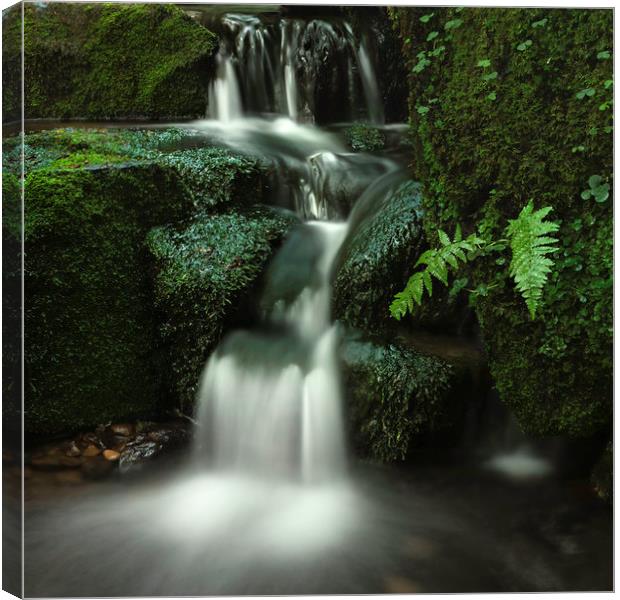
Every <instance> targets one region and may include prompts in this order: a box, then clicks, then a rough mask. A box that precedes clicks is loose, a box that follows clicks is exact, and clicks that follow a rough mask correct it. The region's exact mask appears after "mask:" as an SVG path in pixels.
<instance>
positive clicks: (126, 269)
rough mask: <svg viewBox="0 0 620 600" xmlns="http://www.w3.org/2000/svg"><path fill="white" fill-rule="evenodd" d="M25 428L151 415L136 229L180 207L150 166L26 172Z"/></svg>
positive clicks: (145, 281)
mask: <svg viewBox="0 0 620 600" xmlns="http://www.w3.org/2000/svg"><path fill="white" fill-rule="evenodd" d="M25 203H26V204H25V247H26V263H25V269H26V271H25V274H26V277H25V294H26V298H27V299H28V301H27V303H26V314H25V329H26V344H25V361H26V363H25V369H26V391H25V410H26V418H25V419H26V420H25V424H26V430H27V431H28V432H36V433H54V432H58V431H63V430H74V429H76V428H80V427H85V426H92V425H94V424H97V423H102V422H106V421H108V420H111V419H119V418H135V417H139V416H148V415H152V414H155V413H157V412H158V411H159V410H161V408H162V403H163V398H164V397H163V394H162V390H161V386H160V381H159V378H158V372H159V367H160V365H159V361H160V357H159V356H158V353H157V332H156V323H155V319H154V314H153V310H152V304H151V303H152V300H151V290H150V282H149V278H148V264H149V263H148V254H147V252H146V248H145V246H144V238H145V235H146V231H147V230H148V229H149V228H150V227H152V226H153V225H155V224H157V223H162V222H167V221H168V220H172V219H175V218H179V217H180V216H182V215H183V214H187V210H188V208H189V205H188V203H187V201H186V200H185V197H184V195H183V193H182V189H181V188H180V186H179V185H178V180H177V178H176V176H175V175H174V173H173V172H172V171H171V170H164V169H162V168H161V167H160V166H158V165H154V164H147V163H145V164H141V165H133V166H127V165H120V166H108V167H98V168H87V169H64V170H61V169H51V168H44V169H39V170H35V171H33V172H32V173H30V174H29V175H28V176H27V178H26V182H25Z"/></svg>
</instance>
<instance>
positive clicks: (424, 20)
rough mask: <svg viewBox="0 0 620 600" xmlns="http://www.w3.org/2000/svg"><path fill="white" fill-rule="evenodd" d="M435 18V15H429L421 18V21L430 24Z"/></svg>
mask: <svg viewBox="0 0 620 600" xmlns="http://www.w3.org/2000/svg"><path fill="white" fill-rule="evenodd" d="M434 16H435V13H429V14H427V15H422V16H421V17H420V21H421V22H422V23H428V22H429V21H430V20H431V19H432V18H433V17H434Z"/></svg>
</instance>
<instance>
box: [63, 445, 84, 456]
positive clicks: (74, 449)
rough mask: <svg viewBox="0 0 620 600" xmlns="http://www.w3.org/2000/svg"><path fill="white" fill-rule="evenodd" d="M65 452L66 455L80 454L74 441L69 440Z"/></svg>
mask: <svg viewBox="0 0 620 600" xmlns="http://www.w3.org/2000/svg"><path fill="white" fill-rule="evenodd" d="M65 454H66V455H67V456H80V455H81V454H82V451H81V450H80V449H79V448H78V445H77V444H76V443H75V442H71V443H70V444H69V447H68V448H67V449H66V450H65Z"/></svg>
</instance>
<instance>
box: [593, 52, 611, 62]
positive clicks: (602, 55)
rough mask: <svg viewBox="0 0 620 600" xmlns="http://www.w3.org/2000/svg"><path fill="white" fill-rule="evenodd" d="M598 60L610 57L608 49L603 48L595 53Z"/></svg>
mask: <svg viewBox="0 0 620 600" xmlns="http://www.w3.org/2000/svg"><path fill="white" fill-rule="evenodd" d="M596 58H598V60H609V59H610V58H611V52H610V51H609V50H603V51H602V52H599V53H598V54H597V55H596Z"/></svg>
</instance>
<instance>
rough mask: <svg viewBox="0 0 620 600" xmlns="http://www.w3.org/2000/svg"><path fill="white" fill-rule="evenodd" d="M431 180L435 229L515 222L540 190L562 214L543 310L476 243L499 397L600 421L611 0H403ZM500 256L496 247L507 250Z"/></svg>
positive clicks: (576, 432) (416, 173) (608, 349)
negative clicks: (412, 3)
mask: <svg viewBox="0 0 620 600" xmlns="http://www.w3.org/2000/svg"><path fill="white" fill-rule="evenodd" d="M390 13H391V15H392V18H393V20H394V23H395V26H396V28H397V30H398V31H399V33H400V36H401V41H402V43H403V45H402V47H403V53H404V55H405V57H406V61H407V65H408V70H409V72H410V75H409V92H410V95H409V114H410V120H411V127H412V129H413V132H412V133H413V135H412V139H414V140H415V143H416V146H415V156H414V158H413V161H412V164H411V170H412V174H413V177H414V178H415V179H416V180H419V181H421V182H422V183H423V185H424V195H423V201H422V206H423V208H424V211H425V229H426V233H427V237H428V239H429V240H431V241H432V242H433V243H435V239H436V230H437V228H439V227H440V228H443V229H445V230H446V231H448V233H449V234H450V235H452V234H453V233H454V228H455V224H456V223H460V224H461V225H462V227H463V229H464V231H465V232H466V233H469V232H471V231H473V230H477V231H478V232H480V233H481V234H482V235H484V236H486V237H490V238H494V239H500V238H502V237H504V233H503V232H504V228H505V227H506V225H507V221H508V219H514V218H515V217H516V216H517V215H518V213H519V211H520V209H521V208H522V207H523V206H524V205H525V204H526V203H527V201H528V199H530V198H533V199H534V203H535V206H536V207H537V208H538V207H541V206H551V207H553V212H552V213H551V215H550V218H551V219H553V220H556V221H557V222H558V223H560V231H559V234H558V237H559V239H560V249H559V251H558V252H557V253H555V254H554V255H553V260H554V262H555V266H554V268H553V272H552V275H551V277H550V281H549V283H548V284H547V286H546V287H545V289H544V294H543V299H542V307H541V309H540V310H539V312H538V315H537V318H536V320H535V321H532V320H531V319H530V318H529V316H528V312H527V309H526V306H525V303H524V302H523V300H522V298H521V297H520V296H519V294H518V293H516V292H515V290H514V284H513V282H512V280H511V279H510V278H509V277H508V273H507V268H506V264H507V260H508V259H509V256H506V257H503V265H502V264H499V263H498V262H497V259H498V256H497V255H495V256H492V257H488V258H486V259H478V260H477V261H476V262H475V263H474V267H473V268H471V269H470V270H469V272H467V273H466V275H467V277H468V278H469V285H468V287H470V288H476V287H477V286H478V285H481V284H484V286H485V289H486V291H487V294H486V295H481V296H480V298H479V302H478V304H477V306H476V312H477V316H478V321H479V323H480V326H481V329H482V334H483V337H484V340H485V343H486V345H487V350H488V356H489V360H490V368H491V372H492V375H493V378H494V380H495V383H496V385H497V388H498V390H499V392H500V395H501V398H502V399H503V400H504V401H505V402H506V403H508V405H509V406H510V407H511V408H512V409H513V410H514V412H515V414H516V416H517V418H518V420H519V422H520V424H521V426H522V427H523V428H524V429H526V430H527V431H528V432H530V433H533V434H538V435H552V434H568V435H571V436H587V435H590V434H592V433H594V432H596V431H598V430H601V429H604V428H605V427H606V425H607V423H608V422H609V419H610V416H611V399H612V388H611V383H612V245H613V235H612V201H611V197H612V196H610V197H609V199H607V200H604V199H603V200H602V201H601V202H597V201H595V199H594V198H593V197H592V196H590V195H588V194H583V195H582V192H583V191H585V190H588V189H589V183H588V181H589V179H590V177H591V176H593V175H598V176H600V177H601V178H602V179H603V181H607V182H608V183H611V180H612V173H613V163H612V160H613V152H612V111H611V108H610V107H611V102H612V95H613V92H612V90H613V86H612V76H613V73H612V60H611V57H612V55H611V50H612V47H613V39H612V31H613V14H612V12H611V11H610V10H552V9H547V10H545V9H493V8H483V9H480V8H450V9H443V8H433V9H432V10H431V9H426V8H396V9H393V10H392V9H391V10H390ZM500 258H501V257H500Z"/></svg>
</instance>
